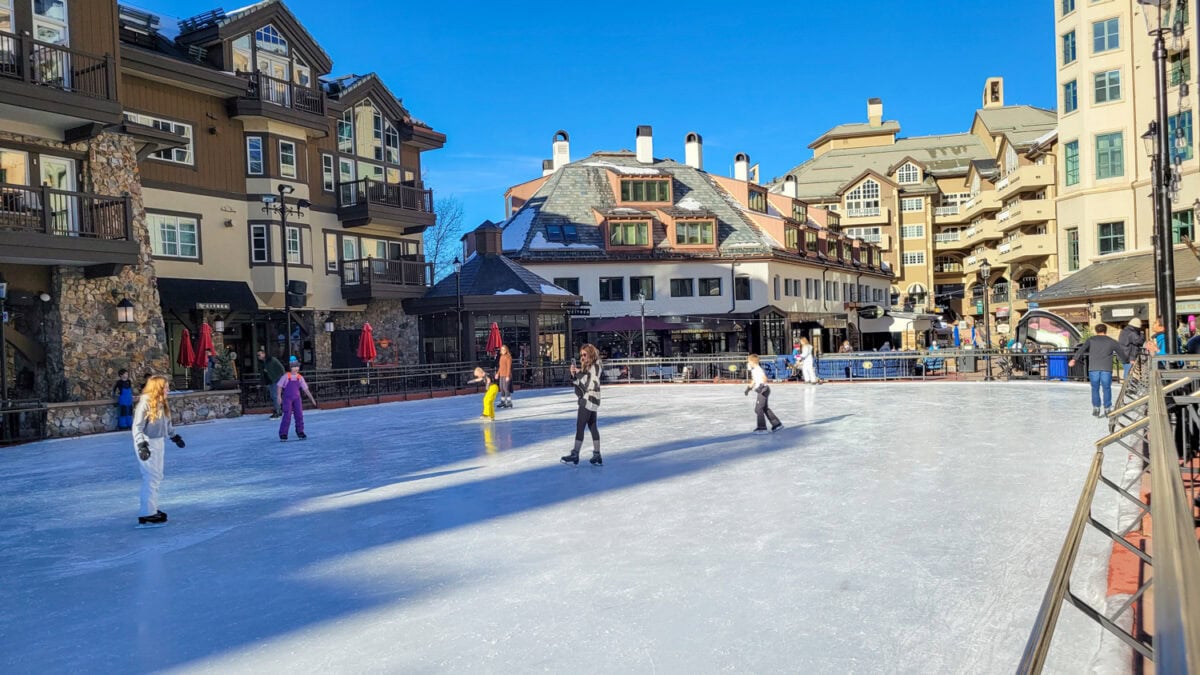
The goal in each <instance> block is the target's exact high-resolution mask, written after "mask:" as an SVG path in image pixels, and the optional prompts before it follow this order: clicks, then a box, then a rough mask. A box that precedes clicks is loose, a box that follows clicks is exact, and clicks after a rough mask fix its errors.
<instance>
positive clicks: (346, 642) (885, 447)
mask: <svg viewBox="0 0 1200 675" xmlns="http://www.w3.org/2000/svg"><path fill="white" fill-rule="evenodd" d="M603 394H604V402H603V405H602V407H601V410H600V431H601V435H602V439H603V448H602V449H603V452H604V458H605V464H604V466H603V467H599V468H596V467H592V466H589V465H588V464H587V463H586V457H587V453H588V452H590V442H586V443H585V445H584V450H585V454H584V462H583V463H581V464H580V465H579V466H578V467H571V466H566V465H563V464H561V463H559V461H558V458H559V456H560V455H562V454H564V453H565V452H566V451H568V450H569V449H570V447H571V442H572V436H573V433H574V414H575V407H576V404H575V398H574V396H573V395H572V394H571V393H570V392H568V391H566V390H558V391H538V392H530V393H524V392H518V393H517V395H516V397H515V402H516V407H515V408H514V409H512V410H500V411H498V417H499V419H498V420H497V421H496V422H495V423H492V424H487V423H481V422H479V421H478V420H477V416H478V414H479V410H480V398H479V397H476V396H470V397H457V398H444V399H436V400H431V401H416V402H408V403H398V404H388V405H379V406H367V407H360V408H352V409H344V410H329V411H317V412H313V413H311V414H309V415H307V421H308V433H309V435H310V439H309V440H308V441H295V440H293V441H291V442H288V443H280V442H279V441H278V439H277V438H276V433H277V429H276V423H275V422H273V421H267V419H266V417H265V416H261V415H260V416H254V417H246V418H242V419H238V420H230V421H223V422H217V423H210V424H202V425H194V426H187V427H180V432H181V433H182V434H183V436H184V437H185V439H186V440H187V447H186V448H184V449H176V448H175V447H174V446H170V445H168V450H167V454H166V479H165V481H164V483H163V490H162V495H161V502H160V507H161V508H162V509H163V510H164V511H167V512H168V513H169V514H170V524H169V525H168V526H167V527H164V528H160V529H151V530H135V529H134V527H133V525H134V523H135V521H136V515H137V506H138V487H139V484H140V483H139V475H138V469H137V466H136V462H137V460H136V458H135V453H134V450H133V447H132V442H131V441H130V439H129V436H128V434H121V435H118V434H108V435H103V436H93V437H88V438H82V439H73V440H62V441H48V442H42V443H37V444H32V445H25V446H19V447H15V448H10V449H4V450H0V476H3V478H2V479H0V504H3V510H2V512H0V580H2V581H0V672H3V673H26V672H28V673H47V672H71V673H91V672H97V673H118V672H119V673H133V672H147V671H160V670H171V671H176V672H219V673H233V672H260V673H263V672H272V673H299V672H322V673H333V672H338V673H342V672H403V673H432V672H463V673H479V672H497V673H515V672H535V671H536V672H562V673H566V672H571V673H584V672H629V673H634V672H636V673H653V672H659V673H707V672H718V671H727V670H734V671H739V672H758V673H766V672H779V673H884V672H886V673H896V672H906V673H932V672H937V673H951V672H955V673H1011V672H1012V671H1013V669H1014V667H1015V665H1016V663H1017V661H1018V659H1019V656H1020V653H1021V650H1022V648H1023V647H1024V643H1025V640H1026V638H1027V636H1028V633H1029V629H1030V626H1031V624H1032V622H1033V620H1034V617H1035V615H1036V613H1037V608H1038V604H1039V603H1040V601H1041V597H1042V594H1043V592H1044V591H1045V588H1046V583H1047V582H1048V580H1049V578H1050V574H1051V570H1052V568H1053V565H1054V560H1055V557H1056V556H1057V554H1058V550H1059V547H1060V546H1061V544H1062V541H1063V537H1064V536H1065V534H1066V529H1067V523H1068V521H1069V520H1070V517H1071V512H1072V510H1073V509H1074V506H1075V502H1076V501H1077V499H1078V497H1079V491H1080V487H1081V485H1082V482H1083V479H1084V477H1085V472H1086V468H1087V464H1088V462H1089V460H1090V457H1091V454H1092V452H1093V451H1094V446H1093V443H1094V441H1095V440H1096V439H1098V438H1099V437H1100V436H1102V435H1103V434H1104V433H1105V432H1106V427H1105V425H1104V423H1103V422H1101V421H1099V420H1096V419H1093V418H1092V417H1091V416H1090V404H1089V401H1088V393H1087V388H1086V387H1085V386H1081V385H1075V384H1046V383H1013V384H1006V383H995V384H982V383H961V384H960V383H879V384H849V385H847V384H842V385H825V386H822V387H808V386H804V385H796V384H789V385H781V386H776V387H775V393H774V395H773V396H772V404H773V405H772V407H773V408H774V409H775V410H776V412H777V413H778V415H779V416H780V417H781V418H782V420H783V422H784V423H785V425H786V427H785V428H784V429H783V430H782V431H780V432H778V433H776V434H772V435H767V436H756V435H751V434H750V433H749V432H750V431H751V430H752V429H753V427H754V414H753V404H754V401H753V397H743V396H742V385H650V386H644V387H642V386H625V387H605V389H604V392H603ZM1121 460H1122V458H1113V459H1112V460H1111V461H1110V465H1112V466H1107V467H1106V470H1110V471H1112V472H1113V473H1115V474H1117V475H1119V474H1120V469H1121V466H1120V465H1121ZM1102 497H1103V499H1101V500H1100V501H1099V502H1098V504H1100V503H1103V504H1108V503H1109V502H1110V500H1109V499H1108V495H1102ZM1111 502H1112V503H1113V508H1114V509H1115V500H1111ZM1101 510H1103V508H1102V509H1101ZM1108 550H1109V546H1105V545H1104V544H1103V542H1097V541H1096V540H1090V542H1089V544H1088V546H1087V547H1085V550H1084V551H1083V553H1082V554H1081V557H1080V566H1081V567H1082V571H1081V572H1080V573H1079V574H1077V576H1076V578H1075V584H1076V591H1077V592H1081V593H1083V594H1084V595H1088V596H1089V597H1093V599H1094V600H1095V599H1100V598H1102V597H1103V589H1104V577H1105V569H1106V566H1107V558H1108ZM1062 616H1063V618H1062V620H1061V622H1060V626H1062V631H1061V632H1060V634H1059V636H1058V637H1057V638H1056V640H1055V649H1054V653H1053V654H1052V658H1051V662H1050V665H1049V667H1048V669H1047V672H1081V671H1082V670H1084V669H1086V668H1087V667H1088V666H1087V664H1089V663H1091V660H1092V659H1093V657H1094V655H1095V653H1096V651H1097V645H1098V643H1099V636H1100V631H1101V629H1099V628H1098V627H1096V626H1094V625H1092V624H1090V623H1088V622H1086V621H1085V620H1083V619H1082V618H1080V617H1079V613H1078V612H1077V611H1076V610H1075V609H1074V608H1072V607H1069V606H1067V607H1065V608H1064V609H1063V613H1062ZM1099 670H1100V671H1101V672H1119V671H1120V669H1119V668H1118V667H1116V666H1113V665H1112V664H1108V665H1105V664H1101V667H1100V669H1099Z"/></svg>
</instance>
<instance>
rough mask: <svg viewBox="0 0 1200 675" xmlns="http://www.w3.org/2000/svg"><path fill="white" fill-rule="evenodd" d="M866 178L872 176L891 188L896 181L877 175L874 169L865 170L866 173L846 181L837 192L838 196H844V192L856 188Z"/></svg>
mask: <svg viewBox="0 0 1200 675" xmlns="http://www.w3.org/2000/svg"><path fill="white" fill-rule="evenodd" d="M868 176H874V177H875V178H878V179H879V182H881V183H886V184H887V185H891V186H892V187H895V186H896V181H894V180H892V179H891V178H888V177H887V176H885V175H883V174H881V173H879V172H878V171H876V170H874V169H867V170H866V171H864V172H862V173H860V174H858V175H857V176H855V177H854V178H851V179H850V180H848V181H846V184H845V185H843V186H842V188H841V189H840V190H838V191H837V194H838V195H839V196H840V195H843V194H846V192H848V191H850V190H851V189H852V188H854V187H856V186H857V185H858V184H859V183H861V182H862V181H863V179H865V178H867V177H868Z"/></svg>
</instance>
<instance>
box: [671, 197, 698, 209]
mask: <svg viewBox="0 0 1200 675" xmlns="http://www.w3.org/2000/svg"><path fill="white" fill-rule="evenodd" d="M675 206H676V207H678V208H681V209H687V210H688V211H703V210H704V204H701V203H700V200H698V199H696V198H695V197H693V196H691V195H688V196H686V197H684V198H683V199H680V200H679V203H678V204H676V205H675Z"/></svg>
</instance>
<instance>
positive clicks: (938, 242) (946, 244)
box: [933, 230, 968, 251]
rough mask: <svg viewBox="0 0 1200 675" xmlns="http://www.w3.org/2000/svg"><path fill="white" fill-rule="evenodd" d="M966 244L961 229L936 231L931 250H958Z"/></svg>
mask: <svg viewBox="0 0 1200 675" xmlns="http://www.w3.org/2000/svg"><path fill="white" fill-rule="evenodd" d="M967 246H968V243H967V238H966V236H964V234H963V231H962V230H959V231H957V232H938V233H937V234H935V235H933V250H935V251H958V250H961V249H963V248H965V247H967Z"/></svg>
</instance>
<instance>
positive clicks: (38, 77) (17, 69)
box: [0, 31, 121, 131]
mask: <svg viewBox="0 0 1200 675" xmlns="http://www.w3.org/2000/svg"><path fill="white" fill-rule="evenodd" d="M116 76H117V72H116V66H115V65H114V63H113V59H112V57H111V56H109V55H107V54H106V55H104V56H96V55H94V54H88V53H86V52H81V51H79V50H77V49H71V48H70V47H63V46H61V45H56V44H50V43H47V42H39V41H37V40H34V39H33V38H30V37H25V36H21V35H13V34H12V33H5V32H2V31H0V100H4V101H10V102H19V109H17V111H16V115H17V117H18V118H19V119H20V121H24V122H32V123H40V124H44V125H50V126H54V127H57V128H59V129H61V130H62V131H66V130H68V129H71V128H75V127H79V126H83V125H86V124H93V123H94V124H117V123H119V122H120V121H121V106H120V105H119V104H118V103H117V83H116ZM46 113H49V115H47V114H46ZM23 114H29V116H28V118H25V117H23V116H22V115H23ZM6 117H7V115H6Z"/></svg>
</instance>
